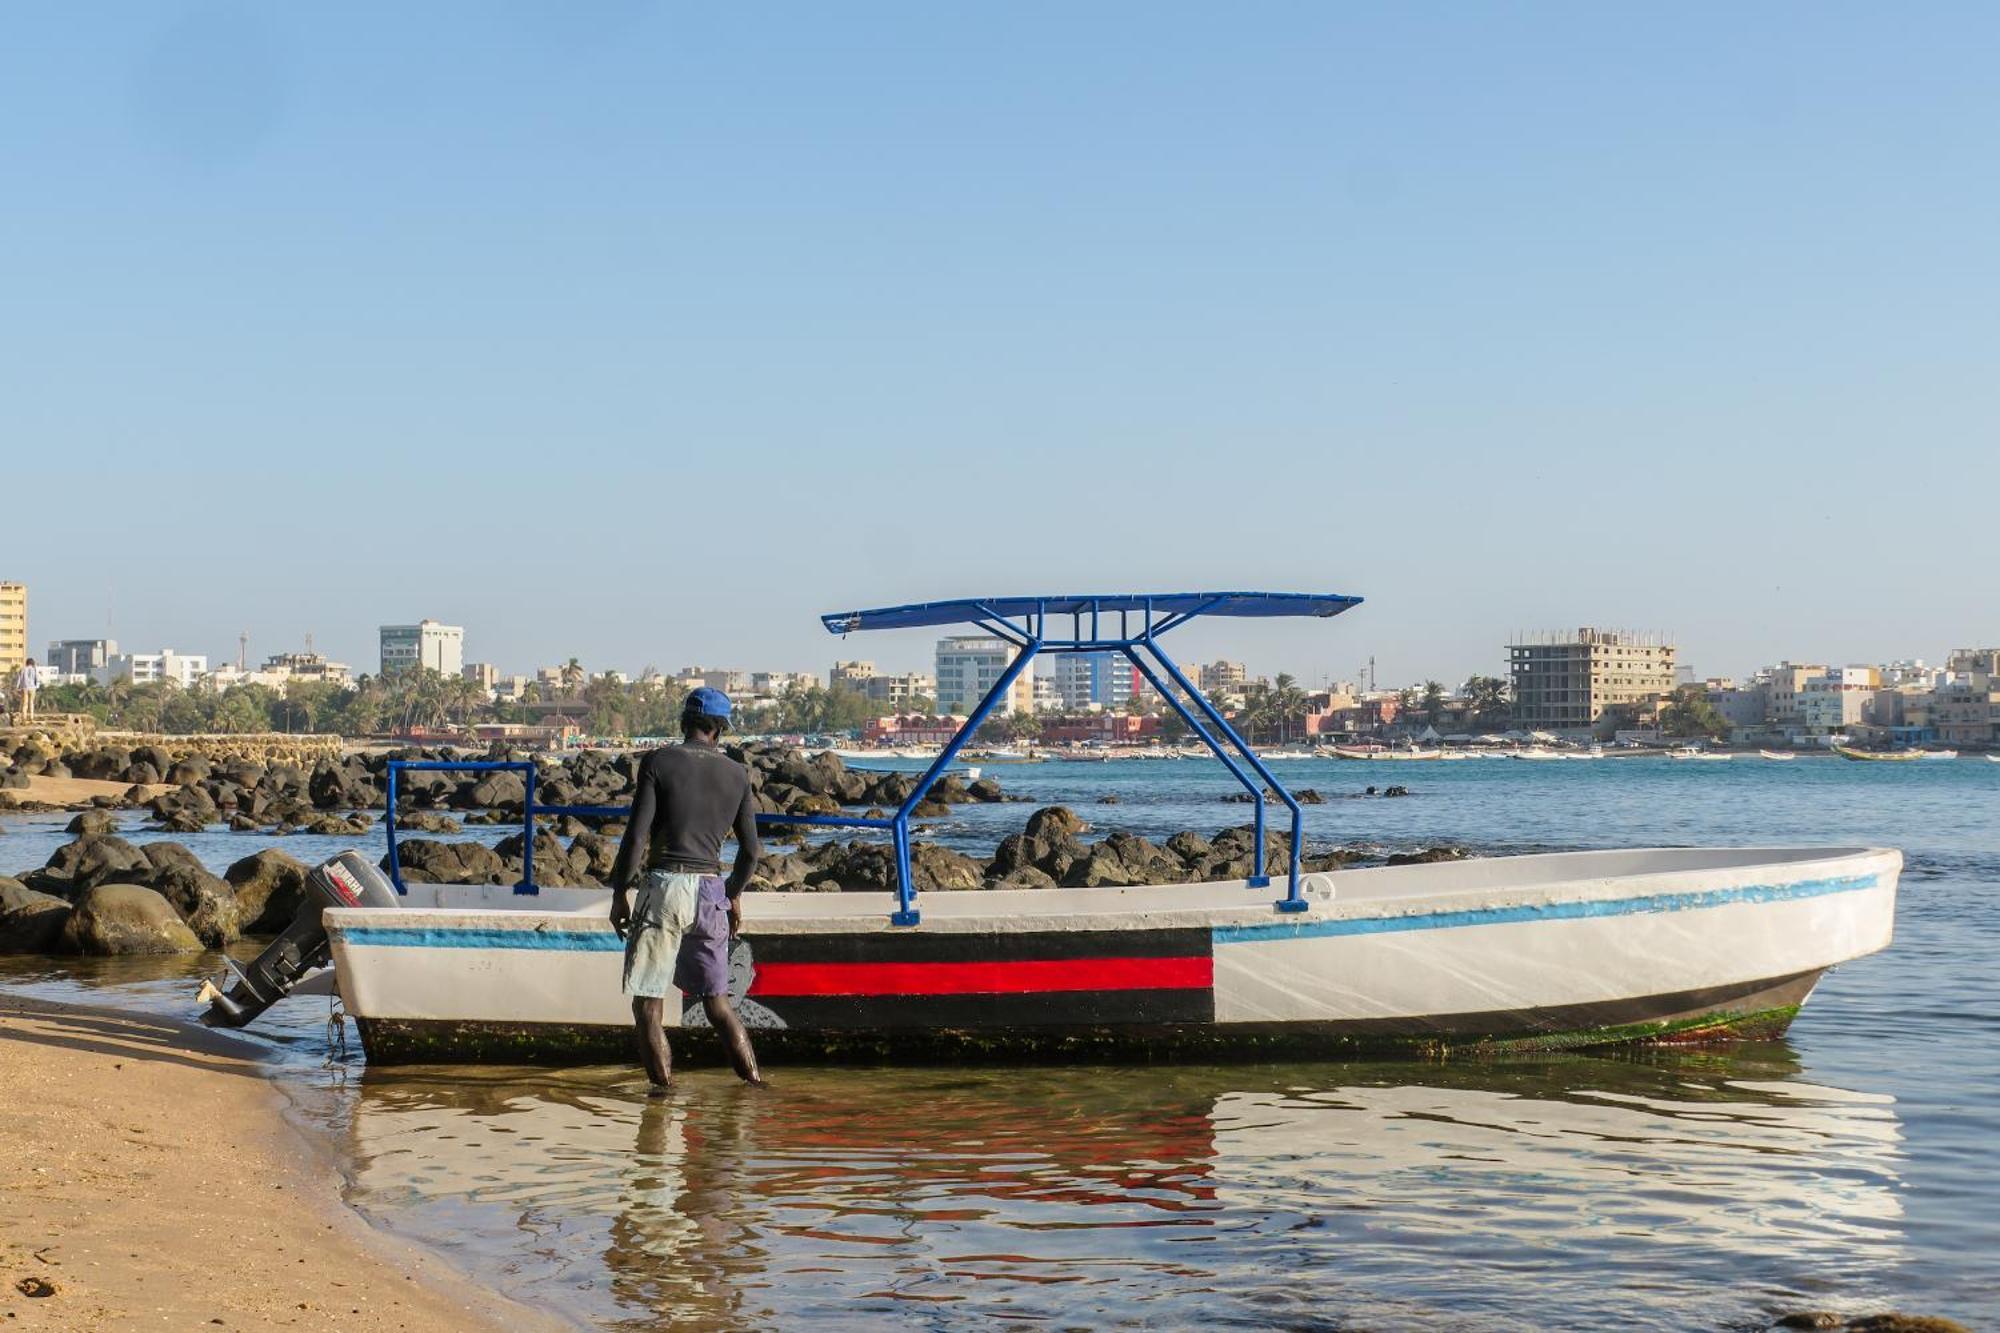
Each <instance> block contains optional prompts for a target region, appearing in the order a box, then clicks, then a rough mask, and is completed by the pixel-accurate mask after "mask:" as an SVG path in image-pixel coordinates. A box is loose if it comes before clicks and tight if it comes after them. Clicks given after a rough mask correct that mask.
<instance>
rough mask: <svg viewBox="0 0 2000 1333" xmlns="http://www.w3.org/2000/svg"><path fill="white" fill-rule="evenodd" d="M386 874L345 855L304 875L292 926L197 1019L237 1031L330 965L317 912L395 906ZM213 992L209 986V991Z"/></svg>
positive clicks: (355, 854)
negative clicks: (302, 896)
mask: <svg viewBox="0 0 2000 1333" xmlns="http://www.w3.org/2000/svg"><path fill="white" fill-rule="evenodd" d="M396 905H397V898H396V890H395V889H394V888H393V887H392V886H391V885H390V883H389V879H388V876H386V875H384V874H383V873H382V872H381V871H380V870H378V869H377V868H376V867H375V866H374V864H373V863H371V862H370V861H369V860H368V858H367V857H365V856H363V855H362V854H361V853H360V852H355V851H347V852H342V853H341V854H340V855H338V856H336V857H334V858H333V859H332V860H330V861H325V862H322V863H321V864H319V865H317V866H314V867H313V868H312V869H311V870H309V871H307V872H306V889H305V901H304V902H302V903H300V904H299V910H298V914H297V915H296V916H294V917H293V918H292V923H291V924H290V925H288V926H286V927H285V928H284V930H283V931H281V932H280V933H279V935H278V937H277V938H276V939H274V940H272V941H271V943H270V945H269V946H268V947H267V948H265V950H264V952H262V953H260V954H258V955H257V957H256V959H255V961H253V962H251V963H249V964H248V965H246V966H244V967H243V968H241V969H239V970H238V971H237V974H236V983H235V984H234V985H233V986H231V987H230V988H229V989H228V991H227V992H222V993H215V994H212V995H211V997H210V999H209V1003H208V1012H206V1013H204V1014H203V1015H202V1018H201V1021H202V1022H203V1023H206V1024H207V1025H208V1026H210V1027H228V1028H240V1027H242V1026H244V1025H245V1024H246V1023H248V1022H250V1020H252V1019H254V1018H256V1017H257V1015H259V1014H261V1013H263V1012H264V1011H265V1010H266V1009H269V1008H270V1007H271V1006H272V1005H274V1004H276V1003H277V1002H278V1001H280V1000H282V999H284V998H285V997H286V996H287V995H289V994H291V992H292V988H293V987H294V986H296V985H298V984H299V979H300V978H301V977H303V976H305V975H306V974H307V973H308V972H312V971H314V970H316V969H318V968H322V967H325V966H326V965H327V964H328V963H329V962H331V961H332V957H333V955H332V952H331V949H330V947H329V945H328V942H327V938H326V928H325V926H324V925H322V924H321V922H320V914H321V913H322V912H324V911H325V910H326V909H327V908H329V907H394V906H396ZM211 989H212V988H211Z"/></svg>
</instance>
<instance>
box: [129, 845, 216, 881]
mask: <svg viewBox="0 0 2000 1333" xmlns="http://www.w3.org/2000/svg"><path fill="white" fill-rule="evenodd" d="M139 854H140V855H142V856H144V857H145V858H146V864H147V866H148V867H150V873H149V874H147V876H146V877H145V879H144V881H143V883H145V884H147V885H148V886H150V887H152V888H156V889H157V888H159V887H160V885H159V879H160V876H161V875H163V874H165V873H166V872H167V871H168V870H169V869H172V868H175V867H178V868H179V869H182V870H189V871H196V872H199V873H201V874H207V873H208V867H207V866H205V865H203V864H202V863H201V858H200V857H198V856H196V855H195V854H194V853H193V852H191V851H189V850H188V849H187V848H185V847H183V846H181V845H180V844H179V843H177V842H149V843H147V844H146V845H145V846H143V847H141V848H140V849H139Z"/></svg>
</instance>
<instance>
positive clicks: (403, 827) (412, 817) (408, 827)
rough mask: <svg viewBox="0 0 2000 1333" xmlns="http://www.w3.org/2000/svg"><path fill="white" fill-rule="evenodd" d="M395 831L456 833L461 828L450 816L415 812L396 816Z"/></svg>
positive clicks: (430, 811) (421, 811)
mask: <svg viewBox="0 0 2000 1333" xmlns="http://www.w3.org/2000/svg"><path fill="white" fill-rule="evenodd" d="M396 831H397V832H399V833H401V832H404V831H408V832H411V833H458V832H460V831H461V826H460V825H459V822H458V821H457V820H456V819H453V818H452V817H451V816H450V815H446V814H440V813H438V812H437V811H435V810H416V811H412V812H411V813H409V814H407V815H404V814H399V815H397V816H396Z"/></svg>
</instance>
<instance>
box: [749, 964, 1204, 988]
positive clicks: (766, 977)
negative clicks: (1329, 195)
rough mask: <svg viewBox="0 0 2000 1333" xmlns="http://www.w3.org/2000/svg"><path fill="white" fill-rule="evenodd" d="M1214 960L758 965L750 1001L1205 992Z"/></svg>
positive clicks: (751, 985)
mask: <svg viewBox="0 0 2000 1333" xmlns="http://www.w3.org/2000/svg"><path fill="white" fill-rule="evenodd" d="M1214 984H1215V960H1214V959H1213V958H1210V957H1208V956H1207V955H1202V956H1200V957H1195V958H1036V959H1026V960H1023V961H1020V962H1011V963H760V964H758V965H757V976H756V979H755V980H754V981H752V982H751V984H750V992H749V993H750V994H751V995H770V996H778V995H1010V994H1032V993H1035V992H1038V991H1090V990H1206V989H1208V988H1209V987H1210V986H1212V985H1214Z"/></svg>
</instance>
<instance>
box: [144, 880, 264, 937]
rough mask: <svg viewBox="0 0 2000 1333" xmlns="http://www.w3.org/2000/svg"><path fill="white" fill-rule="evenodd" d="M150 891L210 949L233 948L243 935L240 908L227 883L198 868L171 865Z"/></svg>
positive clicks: (234, 893)
mask: <svg viewBox="0 0 2000 1333" xmlns="http://www.w3.org/2000/svg"><path fill="white" fill-rule="evenodd" d="M153 888H154V889H155V890H156V891H157V892H158V893H159V894H160V896H161V897H163V898H165V899H166V900H167V902H168V903H170V904H172V906H173V909H174V911H176V912H178V913H180V918H181V920H182V921H184V922H186V923H187V928H188V929H189V930H191V931H193V932H194V933H195V938H197V939H199V940H200V941H201V942H202V943H203V944H206V945H207V946H208V947H209V948H211V949H219V948H221V947H222V946H223V945H225V944H233V943H235V942H236V940H237V939H238V938H239V937H240V936H241V935H242V933H243V931H242V917H241V908H240V906H239V905H238V903H237V901H236V892H235V890H233V889H231V888H230V887H229V884H228V881H226V880H224V879H222V878H221V877H220V876H218V875H211V874H209V873H208V871H206V870H203V869H201V868H200V867H199V866H193V867H190V866H186V865H180V864H175V865H170V866H168V867H167V868H166V869H165V870H163V871H161V873H160V876H159V878H158V879H156V880H154V882H153Z"/></svg>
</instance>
